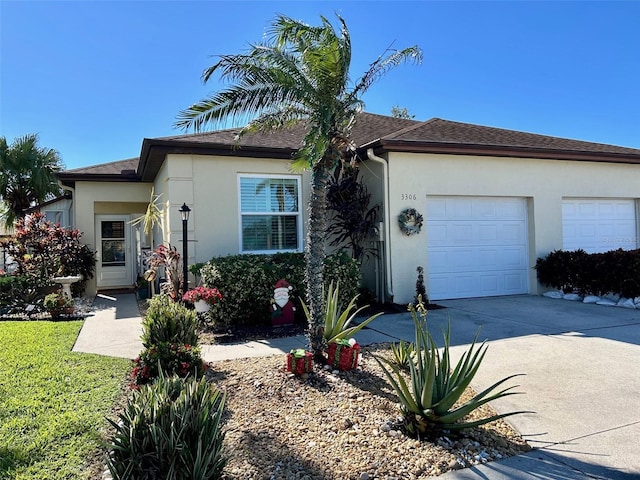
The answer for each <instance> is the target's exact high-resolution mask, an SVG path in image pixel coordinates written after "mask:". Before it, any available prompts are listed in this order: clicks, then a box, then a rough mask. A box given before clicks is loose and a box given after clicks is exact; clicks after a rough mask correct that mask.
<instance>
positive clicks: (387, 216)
mask: <svg viewBox="0 0 640 480" xmlns="http://www.w3.org/2000/svg"><path fill="white" fill-rule="evenodd" d="M367 158H369V160H371V161H372V162H376V163H379V164H381V165H382V183H383V184H384V188H383V190H384V201H383V204H384V223H385V232H384V236H385V242H384V257H385V275H384V283H385V285H384V288H385V293H386V295H387V298H388V299H389V300H390V301H391V302H393V281H392V279H391V278H392V277H391V246H390V245H389V243H390V238H391V213H390V212H389V165H388V164H387V161H386V160H385V159H384V158H382V157H378V156H377V155H375V154H374V153H373V148H367Z"/></svg>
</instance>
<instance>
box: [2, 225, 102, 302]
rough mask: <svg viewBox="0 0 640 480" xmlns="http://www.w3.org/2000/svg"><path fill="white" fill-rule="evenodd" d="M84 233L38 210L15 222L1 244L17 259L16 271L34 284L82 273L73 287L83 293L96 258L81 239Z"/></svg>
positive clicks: (45, 284) (50, 281) (39, 285)
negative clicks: (66, 226)
mask: <svg viewBox="0 0 640 480" xmlns="http://www.w3.org/2000/svg"><path fill="white" fill-rule="evenodd" d="M81 237H82V234H81V233H80V232H79V231H78V230H75V229H71V228H64V227H61V226H60V225H58V224H53V223H51V222H49V221H47V220H46V218H45V216H44V215H43V214H42V213H39V212H36V213H32V214H31V215H27V216H26V217H24V218H23V219H21V220H19V221H18V222H16V225H15V232H14V235H13V236H12V237H10V238H9V239H7V240H5V241H2V242H0V245H1V246H2V248H4V250H5V253H6V254H7V255H9V256H10V257H12V258H13V260H14V262H15V263H16V267H17V268H16V271H15V272H14V273H15V274H16V275H20V276H22V277H25V278H26V279H28V280H29V283H30V284H31V286H32V287H34V288H37V287H45V286H50V285H53V281H52V277H55V276H62V275H78V274H80V275H82V277H83V279H82V280H81V281H80V282H76V283H74V284H73V285H72V286H71V288H72V289H73V294H74V295H81V294H82V293H83V292H84V288H85V285H86V281H87V280H88V279H89V278H92V277H93V274H94V269H95V262H96V257H95V252H94V251H93V250H91V249H90V248H89V247H88V246H87V245H84V244H82V243H81V242H80V238H81Z"/></svg>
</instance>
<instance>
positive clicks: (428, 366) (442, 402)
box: [374, 305, 524, 437]
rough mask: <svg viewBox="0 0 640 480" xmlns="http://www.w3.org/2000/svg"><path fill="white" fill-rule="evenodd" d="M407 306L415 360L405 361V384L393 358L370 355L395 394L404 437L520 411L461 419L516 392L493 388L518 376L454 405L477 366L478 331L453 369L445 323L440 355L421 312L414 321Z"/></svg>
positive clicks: (481, 350)
mask: <svg viewBox="0 0 640 480" xmlns="http://www.w3.org/2000/svg"><path fill="white" fill-rule="evenodd" d="M409 310H410V312H411V315H412V318H413V322H414V325H415V336H416V340H415V353H414V361H413V362H409V377H410V386H409V384H407V381H406V380H405V375H404V374H403V373H402V372H401V371H400V370H399V369H398V367H396V366H395V365H394V364H393V362H391V361H389V360H387V359H385V358H383V357H380V356H375V357H374V358H375V360H376V361H377V362H378V364H379V365H380V367H381V368H382V370H383V371H384V373H385V375H386V377H387V379H388V380H389V383H390V384H391V386H392V387H393V389H394V390H395V392H396V394H397V395H398V400H399V401H400V410H401V413H402V418H403V422H404V427H405V429H406V431H407V433H408V434H409V435H411V436H417V437H422V436H423V435H425V434H429V433H437V432H440V431H442V430H443V429H446V430H461V429H465V428H471V427H476V426H479V425H484V424H485V423H489V422H493V421H495V420H498V419H500V418H504V417H507V416H509V415H515V414H517V413H524V412H510V413H505V414H501V415H493V416H490V417H488V418H484V419H481V420H477V421H474V422H465V421H463V418H464V417H465V415H467V414H469V413H470V412H472V411H473V410H475V409H477V408H478V407H480V406H481V405H484V404H485V403H488V402H490V401H491V400H495V399H497V398H501V397H505V396H507V395H514V394H515V393H516V392H511V391H510V390H511V389H513V388H515V387H514V386H512V387H507V388H505V389H502V390H500V391H498V392H495V390H496V389H497V388H498V387H499V386H500V385H502V384H503V383H505V382H507V381H508V380H510V379H511V378H513V377H516V376H517V375H510V376H508V377H506V378H503V379H502V380H499V381H498V382H496V383H495V384H493V385H492V386H490V387H489V388H487V389H486V390H483V391H482V392H480V393H478V394H477V395H475V396H474V397H473V398H472V399H470V400H468V401H467V402H465V403H463V404H462V405H459V406H454V405H455V404H456V402H458V400H459V399H460V397H461V395H462V394H463V393H464V391H465V389H466V388H467V387H468V386H469V384H470V383H471V381H472V380H473V377H474V376H475V375H476V373H477V371H478V369H479V368H480V365H481V363H482V360H483V359H484V356H485V354H486V351H487V345H486V343H485V342H483V343H482V344H481V345H480V347H479V348H477V349H476V340H477V337H478V334H479V331H478V333H477V334H476V337H475V339H474V341H473V343H472V345H471V347H470V348H469V350H467V351H466V352H465V353H464V354H463V355H462V357H461V358H460V360H459V361H458V363H457V364H456V365H455V367H454V368H453V370H452V369H451V367H452V364H451V359H450V352H449V351H450V326H449V327H448V328H447V330H446V331H443V337H444V347H443V349H442V353H441V352H440V350H438V348H437V346H436V343H435V341H434V340H433V338H432V336H431V334H430V333H429V331H428V329H427V327H426V322H425V318H426V310H424V309H423V308H422V309H421V311H420V314H421V316H422V320H419V319H418V315H417V314H416V309H415V308H414V307H413V306H412V305H410V306H409ZM493 392H495V393H493Z"/></svg>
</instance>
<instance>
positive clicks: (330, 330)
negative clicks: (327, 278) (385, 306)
mask: <svg viewBox="0 0 640 480" xmlns="http://www.w3.org/2000/svg"><path fill="white" fill-rule="evenodd" d="M339 298H340V285H339V283H336V287H335V288H333V282H332V283H331V284H330V285H329V290H328V291H327V297H326V301H325V311H324V334H323V337H324V340H325V342H326V343H331V342H335V341H338V340H348V339H349V338H351V337H352V336H354V335H355V334H356V333H357V332H358V331H360V330H361V329H362V328H364V327H366V326H367V325H368V324H369V323H371V322H372V321H373V320H375V319H376V318H378V317H379V316H380V315H382V312H381V313H376V314H375V315H373V316H371V317H369V318H367V319H366V320H363V321H362V322H360V323H359V324H357V325H353V326H352V327H350V326H349V325H351V322H352V321H353V319H354V318H355V317H356V315H358V313H360V312H361V311H363V310H364V309H365V308H367V307H368V305H365V306H363V307H360V308H358V309H357V310H355V311H353V310H354V309H355V308H356V300H357V299H358V295H356V296H355V297H353V298H352V299H351V301H350V302H349V305H347V308H346V309H344V310H342V311H341V307H342V305H341V304H340V300H339ZM302 309H303V310H304V314H305V316H306V317H307V320H308V321H309V324H311V315H310V314H309V310H308V309H307V306H306V305H305V304H304V302H303V303H302ZM352 312H353V313H352Z"/></svg>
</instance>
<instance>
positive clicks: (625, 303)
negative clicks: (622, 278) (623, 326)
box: [616, 297, 636, 308]
mask: <svg viewBox="0 0 640 480" xmlns="http://www.w3.org/2000/svg"><path fill="white" fill-rule="evenodd" d="M616 306H618V307H623V308H636V306H635V304H634V303H633V299H631V298H624V297H622V298H621V299H620V300H618V303H617V304H616Z"/></svg>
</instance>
